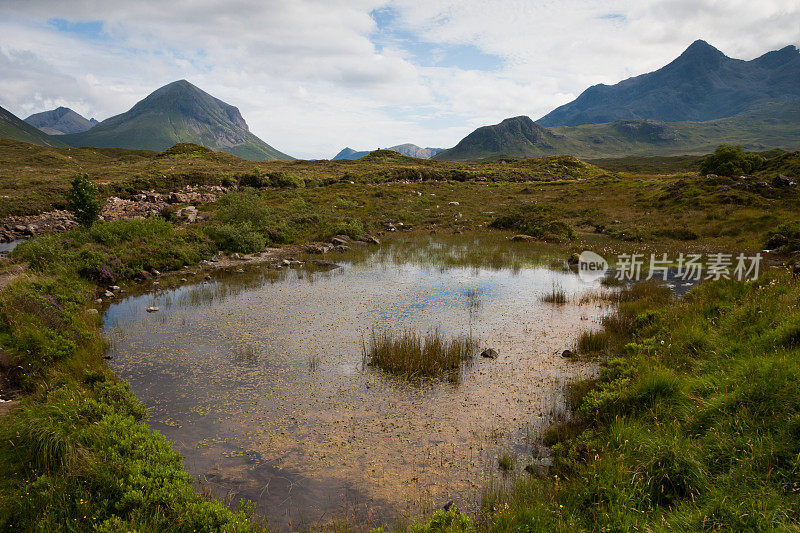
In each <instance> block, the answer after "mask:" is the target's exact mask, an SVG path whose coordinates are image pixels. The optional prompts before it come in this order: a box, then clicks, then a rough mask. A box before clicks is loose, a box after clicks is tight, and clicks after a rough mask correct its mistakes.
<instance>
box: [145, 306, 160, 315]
mask: <svg viewBox="0 0 800 533" xmlns="http://www.w3.org/2000/svg"><path fill="white" fill-rule="evenodd" d="M147 312H148V313H156V312H158V307H156V306H152V307H148V308H147Z"/></svg>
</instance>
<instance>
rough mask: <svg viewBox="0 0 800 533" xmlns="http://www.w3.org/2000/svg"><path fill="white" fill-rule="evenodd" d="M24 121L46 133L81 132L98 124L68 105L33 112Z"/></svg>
mask: <svg viewBox="0 0 800 533" xmlns="http://www.w3.org/2000/svg"><path fill="white" fill-rule="evenodd" d="M25 122H27V123H28V124H30V125H31V126H33V127H35V128H38V129H40V130H41V131H43V132H45V133H46V134H48V135H64V134H67V133H83V132H84V131H86V130H89V129H91V128H93V127H94V126H95V125H97V124H98V122H97V121H96V120H95V119H93V118H92V119H87V118H84V117H82V116H81V115H79V114H78V113H76V112H75V111H73V110H72V109H70V108H68V107H58V108H56V109H53V110H50V111H43V112H41V113H36V114H33V115H31V116H29V117H28V118H26V119H25Z"/></svg>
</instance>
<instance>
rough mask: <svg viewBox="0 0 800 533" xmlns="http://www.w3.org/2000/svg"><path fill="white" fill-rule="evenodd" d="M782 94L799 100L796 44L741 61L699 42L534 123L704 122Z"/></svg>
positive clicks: (594, 89) (598, 87)
mask: <svg viewBox="0 0 800 533" xmlns="http://www.w3.org/2000/svg"><path fill="white" fill-rule="evenodd" d="M786 98H800V51H798V49H797V48H795V47H794V46H787V47H785V48H782V49H780V50H775V51H772V52H769V53H766V54H764V55H763V56H761V57H758V58H756V59H753V60H752V61H742V60H740V59H733V58H730V57H727V56H726V55H725V54H723V53H722V52H720V51H719V50H717V49H716V48H714V47H713V46H711V45H710V44H708V43H707V42H705V41H702V40H698V41H695V42H694V43H693V44H692V45H691V46H689V48H687V49H686V51H685V52H683V53H682V54H681V55H680V56H679V57H678V58H677V59H675V60H674V61H672V62H671V63H669V64H668V65H666V66H665V67H663V68H660V69H658V70H656V71H655V72H650V73H647V74H642V75H641V76H636V77H633V78H629V79H627V80H624V81H621V82H619V83H617V84H615V85H603V84H600V85H594V86H592V87H589V88H588V89H586V90H585V91H584V92H583V93H582V94H581V95H580V96H579V97H578V98H576V99H575V100H574V101H572V102H570V103H568V104H565V105H563V106H561V107H559V108H557V109H555V110H553V111H552V112H550V113H548V114H547V115H545V116H544V117H542V118H541V119H539V120H538V121H537V122H538V123H539V124H541V125H542V126H577V125H580V124H600V123H607V122H614V121H617V120H657V121H661V122H680V121H708V120H714V119H720V118H725V117H732V116H734V115H738V114H740V113H743V112H745V111H748V110H751V109H753V108H754V107H763V106H764V105H765V104H768V103H770V102H776V101H782V100H784V99H786Z"/></svg>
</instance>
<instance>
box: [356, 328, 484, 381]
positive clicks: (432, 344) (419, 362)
mask: <svg viewBox="0 0 800 533" xmlns="http://www.w3.org/2000/svg"><path fill="white" fill-rule="evenodd" d="M476 348H477V346H476V343H475V341H474V340H473V339H472V337H469V336H460V337H456V338H453V339H449V340H448V339H446V338H445V337H444V336H443V335H442V334H441V333H440V332H439V330H434V331H433V332H429V333H428V334H426V335H424V336H423V335H421V334H419V333H416V332H413V331H404V332H402V333H396V332H393V331H390V330H387V331H382V332H380V333H378V332H375V331H373V332H372V336H371V337H370V339H369V341H368V342H365V343H364V351H363V358H364V364H365V366H366V365H370V366H377V367H378V368H381V369H382V370H385V371H387V372H390V373H392V374H397V375H401V376H404V377H408V378H420V377H422V378H443V379H447V380H448V381H453V382H457V381H458V380H459V377H460V374H461V370H462V368H463V367H464V366H465V365H467V364H469V363H470V362H471V361H472V360H473V358H474V357H475V350H476Z"/></svg>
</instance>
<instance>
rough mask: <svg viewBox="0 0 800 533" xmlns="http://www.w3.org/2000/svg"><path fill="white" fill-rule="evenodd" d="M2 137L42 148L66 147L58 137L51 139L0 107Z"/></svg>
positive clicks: (0, 132) (0, 133)
mask: <svg viewBox="0 0 800 533" xmlns="http://www.w3.org/2000/svg"><path fill="white" fill-rule="evenodd" d="M0 137H3V138H6V139H14V140H17V141H22V142H26V143H31V144H38V145H41V146H66V144H64V143H63V142H62V141H61V140H60V139H58V138H57V137H51V136H50V135H47V134H46V133H44V132H43V131H41V130H39V129H38V128H34V127H33V126H31V125H30V124H28V123H27V122H25V121H24V120H22V119H21V118H19V117H17V116H16V115H15V114H14V113H12V112H11V111H8V110H7V109H3V108H2V107H0Z"/></svg>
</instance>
